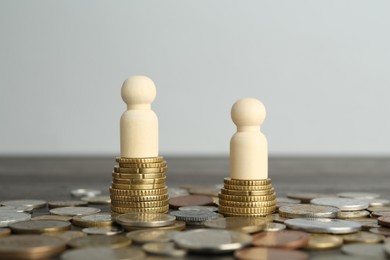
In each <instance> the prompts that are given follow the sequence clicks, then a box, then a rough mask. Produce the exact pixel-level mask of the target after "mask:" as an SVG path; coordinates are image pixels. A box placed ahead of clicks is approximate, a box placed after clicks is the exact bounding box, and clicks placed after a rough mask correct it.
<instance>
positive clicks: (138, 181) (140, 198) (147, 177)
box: [110, 157, 169, 215]
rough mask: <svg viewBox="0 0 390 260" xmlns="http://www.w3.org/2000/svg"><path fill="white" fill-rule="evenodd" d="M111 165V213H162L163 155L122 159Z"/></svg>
mask: <svg viewBox="0 0 390 260" xmlns="http://www.w3.org/2000/svg"><path fill="white" fill-rule="evenodd" d="M116 161H117V162H118V164H119V165H116V166H115V167H114V171H113V173H112V183H111V187H110V194H111V211H112V213H113V215H116V214H123V213H131V212H155V213H166V212H168V209H169V204H168V188H167V187H166V186H165V180H166V171H167V163H166V161H165V160H164V159H163V157H151V158H123V157H118V158H116Z"/></svg>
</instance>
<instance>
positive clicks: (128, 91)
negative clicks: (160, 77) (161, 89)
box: [121, 76, 156, 105]
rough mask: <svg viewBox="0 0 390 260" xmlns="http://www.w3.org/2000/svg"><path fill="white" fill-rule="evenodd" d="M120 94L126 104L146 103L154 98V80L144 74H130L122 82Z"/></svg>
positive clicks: (149, 102)
mask: <svg viewBox="0 0 390 260" xmlns="http://www.w3.org/2000/svg"><path fill="white" fill-rule="evenodd" d="M121 95H122V99H123V101H124V102H125V103H126V104H127V105H140V104H142V105H147V104H151V103H152V102H153V101H154V99H155V98H156V86H155V85H154V82H153V81H152V80H151V79H150V78H148V77H145V76H132V77H129V78H128V79H126V80H125V82H123V85H122V89H121Z"/></svg>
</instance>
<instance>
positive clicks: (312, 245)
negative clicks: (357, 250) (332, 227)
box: [305, 234, 343, 250]
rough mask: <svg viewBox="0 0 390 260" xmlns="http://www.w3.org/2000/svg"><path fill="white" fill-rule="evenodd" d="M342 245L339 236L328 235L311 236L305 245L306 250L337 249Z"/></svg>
mask: <svg viewBox="0 0 390 260" xmlns="http://www.w3.org/2000/svg"><path fill="white" fill-rule="evenodd" d="M342 245H343V239H342V238H341V237H340V236H335V235H328V234H311V235H310V238H309V244H307V245H306V247H305V248H306V249H308V250H324V249H332V248H338V247H341V246H342Z"/></svg>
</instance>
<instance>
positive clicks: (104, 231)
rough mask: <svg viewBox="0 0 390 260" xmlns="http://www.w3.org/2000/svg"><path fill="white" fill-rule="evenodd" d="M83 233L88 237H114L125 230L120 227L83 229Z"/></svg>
mask: <svg viewBox="0 0 390 260" xmlns="http://www.w3.org/2000/svg"><path fill="white" fill-rule="evenodd" d="M82 231H83V232H84V233H85V234H88V235H105V236H114V235H118V234H120V233H122V232H123V229H122V228H119V227H88V228H83V229H82Z"/></svg>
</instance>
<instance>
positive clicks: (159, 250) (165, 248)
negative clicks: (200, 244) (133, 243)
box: [142, 242, 187, 257]
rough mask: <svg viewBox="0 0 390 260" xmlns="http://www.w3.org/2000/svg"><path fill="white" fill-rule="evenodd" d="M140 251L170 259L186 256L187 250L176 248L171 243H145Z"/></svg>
mask: <svg viewBox="0 0 390 260" xmlns="http://www.w3.org/2000/svg"><path fill="white" fill-rule="evenodd" d="M142 249H143V250H144V251H145V252H146V253H149V254H153V255H160V256H170V257H183V256H185V255H186V254H187V250H185V249H180V248H176V247H175V244H174V243H172V242H166V243H158V242H154V243H146V244H144V245H143V246H142Z"/></svg>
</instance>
